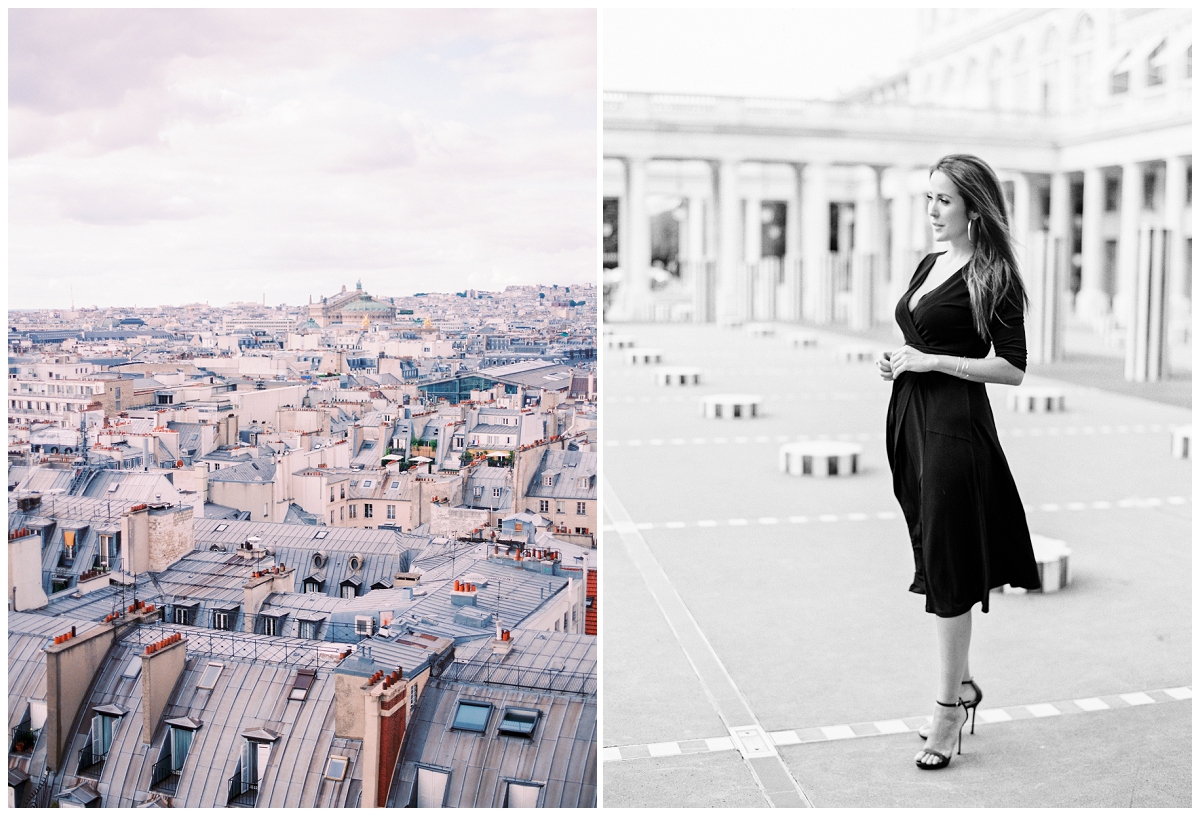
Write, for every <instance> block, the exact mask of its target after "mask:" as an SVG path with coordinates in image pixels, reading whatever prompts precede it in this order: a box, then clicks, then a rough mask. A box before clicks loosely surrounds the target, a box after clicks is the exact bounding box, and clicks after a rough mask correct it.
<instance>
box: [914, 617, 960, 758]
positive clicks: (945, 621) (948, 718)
mask: <svg viewBox="0 0 1200 816" xmlns="http://www.w3.org/2000/svg"><path fill="white" fill-rule="evenodd" d="M937 634H938V701H939V702H943V703H957V702H958V700H959V697H961V696H962V680H963V678H964V677H966V676H967V674H966V671H967V653H968V652H969V651H970V649H971V612H970V611H969V610H968V611H967V612H964V613H963V614H961V615H959V616H958V617H954V618H940V617H939V618H938V619H937ZM962 721H963V711H962V710H961V709H956V708H947V707H945V706H934V712H933V723H932V726H931V728H930V732H929V739H928V740H926V742H925V749H923V750H922V751H921V752H920V753H918V754H917V761H918V762H921V761H924V762H926V763H927V764H938V763H940V762H941V761H942V760H940V759H938V758H937V757H935V756H932V755H930V754H928V753H927V751H937V752H938V753H939V754H945V755H947V756H949V755H950V752H951V751H952V750H954V748H955V746H956V745H957V742H958V727H959V725H961V724H962Z"/></svg>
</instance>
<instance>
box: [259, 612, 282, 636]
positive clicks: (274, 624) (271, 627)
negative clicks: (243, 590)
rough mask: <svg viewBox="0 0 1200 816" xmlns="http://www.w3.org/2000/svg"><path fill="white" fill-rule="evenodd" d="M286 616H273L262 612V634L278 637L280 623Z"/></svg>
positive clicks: (260, 616)
mask: <svg viewBox="0 0 1200 816" xmlns="http://www.w3.org/2000/svg"><path fill="white" fill-rule="evenodd" d="M285 617H287V615H286V614H282V615H281V614H272V613H270V612H262V613H260V614H259V619H260V620H262V633H263V634H264V635H271V636H273V637H274V636H277V635H278V634H279V630H280V628H281V627H280V623H281V622H282V620H283V618H285Z"/></svg>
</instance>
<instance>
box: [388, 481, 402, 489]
mask: <svg viewBox="0 0 1200 816" xmlns="http://www.w3.org/2000/svg"><path fill="white" fill-rule="evenodd" d="M398 487H400V483H399V482H392V484H391V486H390V487H389V488H388V490H395V489H396V488H398Z"/></svg>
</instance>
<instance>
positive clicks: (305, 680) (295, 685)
mask: <svg viewBox="0 0 1200 816" xmlns="http://www.w3.org/2000/svg"><path fill="white" fill-rule="evenodd" d="M316 679H317V673H316V672H315V671H313V670H312V669H300V671H298V672H296V679H295V680H293V681H292V690H291V691H290V692H288V699H289V700H304V699H305V698H306V697H308V690H309V689H310V688H312V684H313V681H315V680H316Z"/></svg>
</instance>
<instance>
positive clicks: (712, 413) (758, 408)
mask: <svg viewBox="0 0 1200 816" xmlns="http://www.w3.org/2000/svg"><path fill="white" fill-rule="evenodd" d="M700 413H701V415H702V416H704V417H705V418H706V419H754V418H755V417H760V416H762V397H761V396H760V395H758V394H709V395H708V396H707V397H704V398H702V399H701V400H700Z"/></svg>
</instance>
